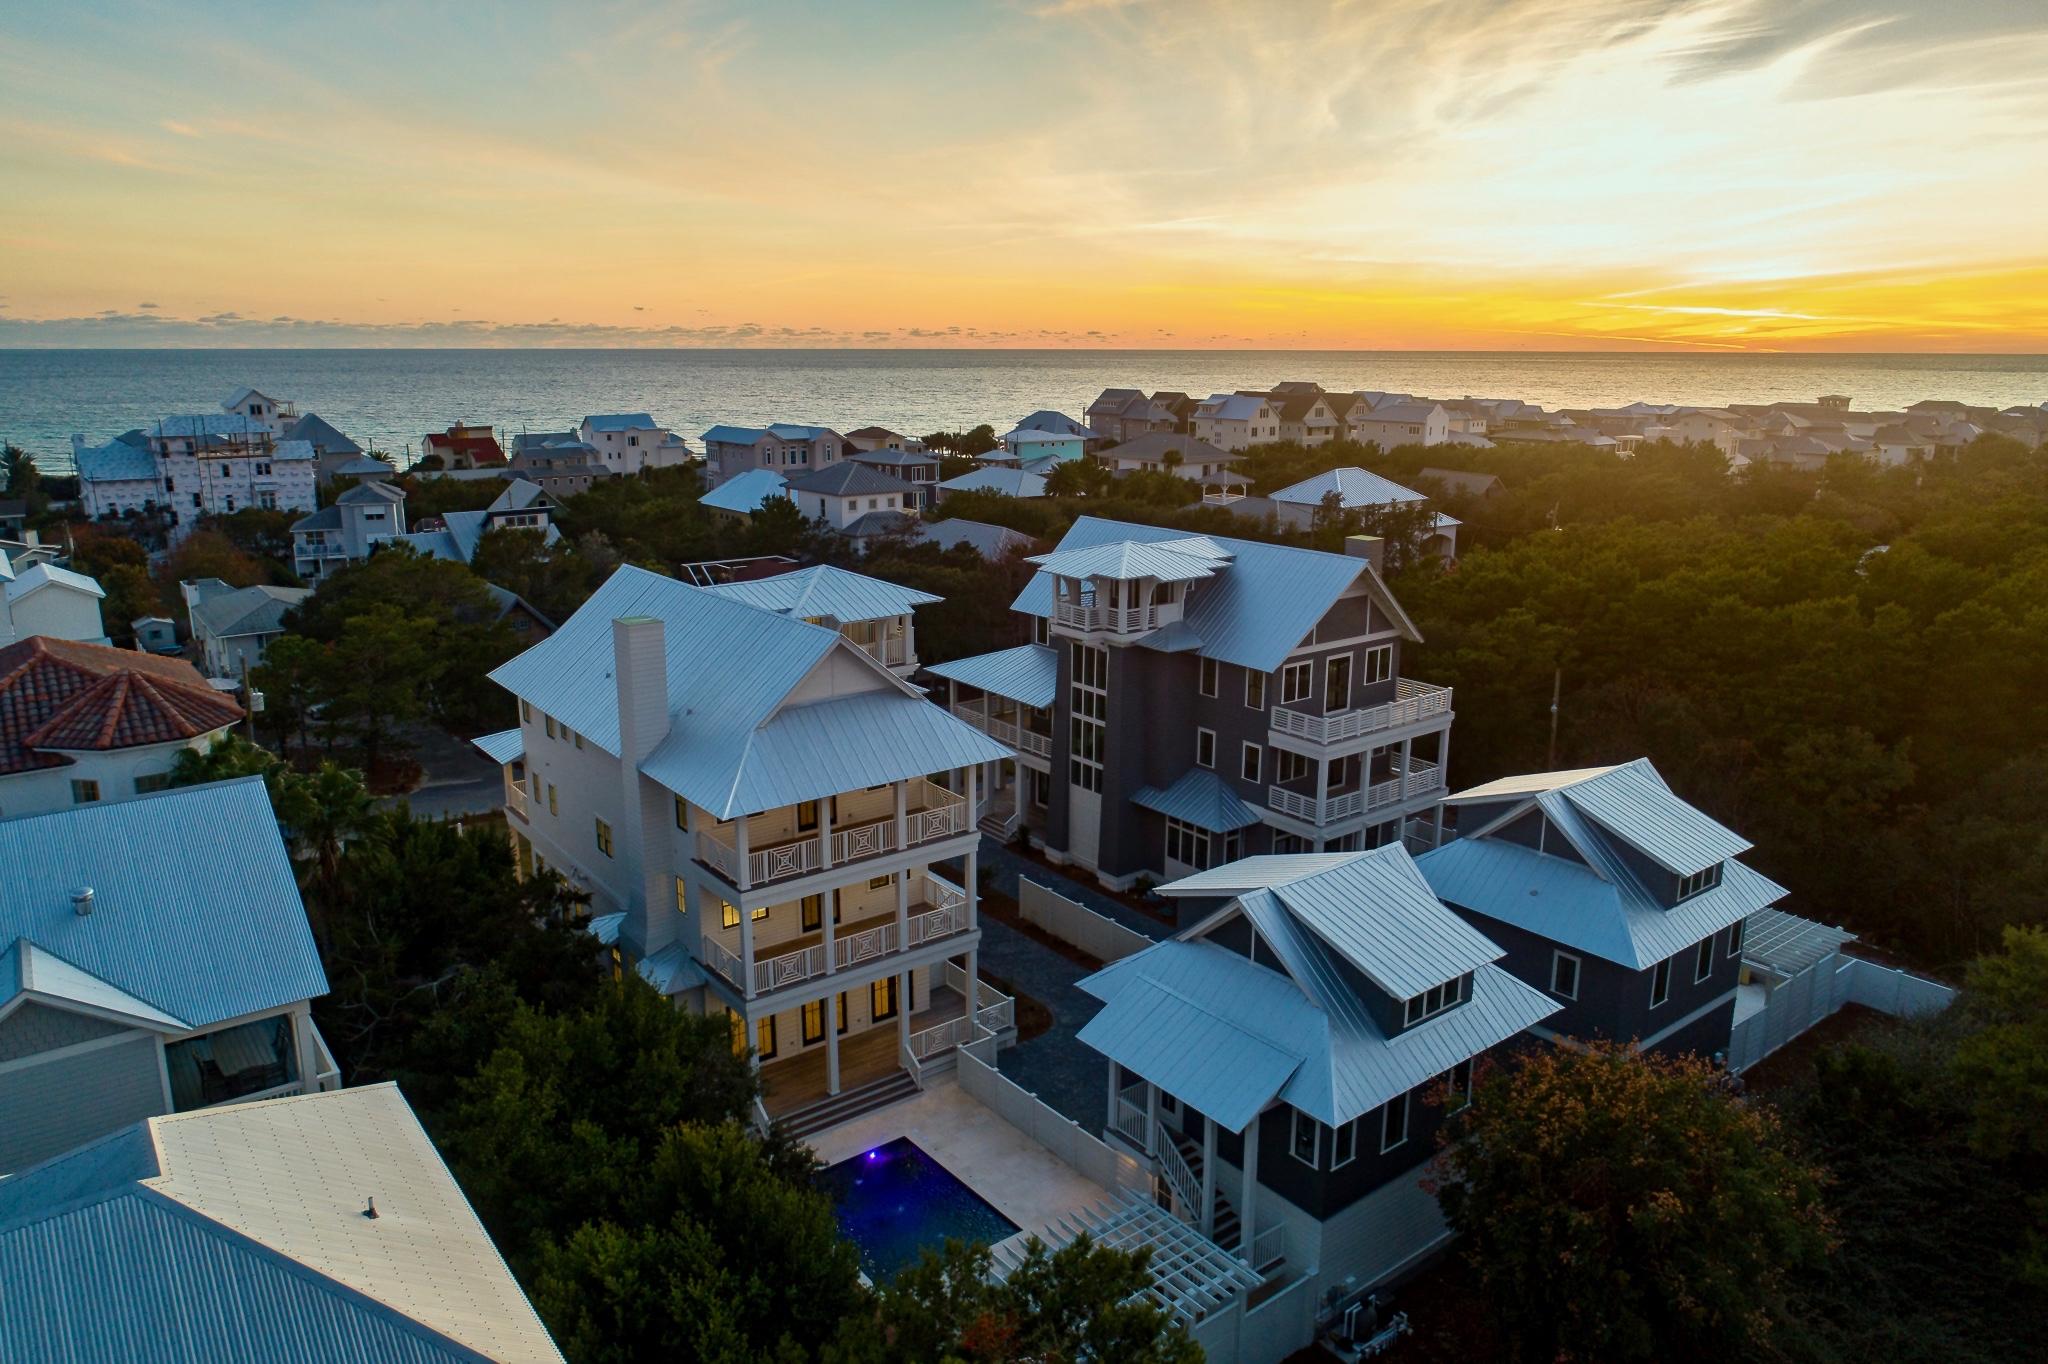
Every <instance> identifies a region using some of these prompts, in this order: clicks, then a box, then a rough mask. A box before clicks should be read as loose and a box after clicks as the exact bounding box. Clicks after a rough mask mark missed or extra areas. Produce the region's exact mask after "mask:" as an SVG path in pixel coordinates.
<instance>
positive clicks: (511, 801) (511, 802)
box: [505, 781, 528, 819]
mask: <svg viewBox="0 0 2048 1364" xmlns="http://www.w3.org/2000/svg"><path fill="white" fill-rule="evenodd" d="M505 808H506V809H507V810H510V811H511V812H512V813H513V814H515V815H517V816H519V817H520V818H521V819H527V818H528V816H527V813H526V788H525V787H524V786H521V785H520V784H519V783H518V782H516V781H508V782H506V783H505Z"/></svg>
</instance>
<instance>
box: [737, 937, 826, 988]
mask: <svg viewBox="0 0 2048 1364" xmlns="http://www.w3.org/2000/svg"><path fill="white" fill-rule="evenodd" d="M824 974H825V949H824V947H823V946H817V947H800V948H798V949H797V950H796V951H794V952H785V953H783V954H782V955H781V956H779V957H770V958H768V959H767V960H766V961H760V960H756V961H755V963H754V989H755V991H756V992H757V993H758V992H761V991H766V990H779V989H781V988H782V987H783V986H785V985H801V984H802V983H803V982H804V981H807V980H809V979H811V978H812V977H813V976H822V975H824Z"/></svg>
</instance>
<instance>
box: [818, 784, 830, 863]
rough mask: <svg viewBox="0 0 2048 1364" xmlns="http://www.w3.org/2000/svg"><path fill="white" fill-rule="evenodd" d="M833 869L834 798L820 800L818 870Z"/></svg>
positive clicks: (827, 797)
mask: <svg viewBox="0 0 2048 1364" xmlns="http://www.w3.org/2000/svg"><path fill="white" fill-rule="evenodd" d="M831 869H832V797H830V796H820V797H819V798H818V870H820V871H830V870H831Z"/></svg>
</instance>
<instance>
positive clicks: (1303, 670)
mask: <svg viewBox="0 0 2048 1364" xmlns="http://www.w3.org/2000/svg"><path fill="white" fill-rule="evenodd" d="M1315 688H1316V665H1315V664H1313V663H1311V662H1309V661H1308V660H1306V659H1304V660H1303V661H1301V662H1300V663H1290V664H1288V665H1287V666H1286V667H1284V668H1282V669H1281V670H1280V704H1282V705H1285V706H1291V705H1293V704H1294V703H1295V702H1297V701H1306V700H1308V698H1309V697H1310V696H1311V695H1312V694H1313V693H1314V692H1315Z"/></svg>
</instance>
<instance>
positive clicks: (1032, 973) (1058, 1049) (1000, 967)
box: [981, 915, 1109, 1135]
mask: <svg viewBox="0 0 2048 1364" xmlns="http://www.w3.org/2000/svg"><path fill="white" fill-rule="evenodd" d="M981 968H982V970H984V971H987V972H990V973H992V974H994V975H998V976H1001V977H1002V978H1003V979H1004V980H1006V981H1009V982H1010V983H1011V984H1013V985H1015V986H1016V987H1017V988H1018V989H1019V990H1022V991H1023V992H1024V993H1025V994H1027V995H1030V996H1031V997H1032V998H1033V999H1036V1000H1037V1001H1038V1002H1039V1003H1041V1004H1043V1005H1045V1006H1046V1008H1048V1009H1050V1010H1052V1026H1051V1027H1050V1028H1048V1029H1047V1030H1046V1031H1045V1032H1043V1033H1041V1034H1039V1035H1038V1036H1037V1037H1034V1038H1032V1039H1031V1040H1030V1041H1029V1042H1019V1043H1018V1044H1017V1045H1016V1046H1014V1047H1007V1048H1005V1049H1004V1050H1003V1051H1001V1052H999V1053H997V1056H996V1066H997V1068H998V1069H999V1070H1001V1071H1002V1072H1003V1074H1005V1075H1007V1076H1009V1077H1010V1078H1011V1079H1012V1080H1015V1081H1016V1082H1017V1083H1018V1084H1020V1085H1022V1086H1024V1088H1026V1089H1028V1090H1030V1091H1031V1092H1032V1093H1034V1094H1036V1095H1037V1096H1038V1097H1039V1098H1041V1099H1043V1100H1044V1101H1045V1102H1046V1103H1047V1104H1048V1105H1049V1106H1050V1107H1052V1108H1055V1109H1057V1110H1059V1111H1060V1112H1061V1113H1063V1114H1065V1115H1066V1116H1067V1117H1069V1118H1072V1119H1073V1120H1074V1121H1075V1122H1077V1123H1080V1124H1081V1126H1082V1127H1084V1128H1086V1129H1087V1130H1088V1131H1089V1132H1092V1133H1096V1134H1098V1135H1099V1134H1100V1133H1101V1131H1102V1125H1103V1123H1104V1122H1106V1121H1107V1120H1108V1118H1109V1108H1108V1103H1109V1101H1108V1095H1107V1089H1108V1083H1109V1082H1108V1079H1107V1078H1106V1077H1107V1074H1108V1071H1107V1067H1108V1065H1109V1062H1108V1061H1107V1060H1105V1059H1104V1058H1103V1057H1102V1055H1101V1054H1100V1053H1098V1052H1095V1051H1093V1050H1091V1049H1090V1048H1088V1047H1086V1046H1084V1045H1083V1044H1082V1043H1081V1042H1080V1041H1079V1040H1078V1039H1077V1038H1076V1037H1075V1034H1076V1033H1078V1032H1080V1030H1081V1029H1082V1027H1084V1026H1085V1025H1086V1024H1087V1022H1088V1020H1089V1019H1091V1018H1093V1017H1095V1014H1096V1011H1097V1010H1099V1009H1100V1008H1101V1007H1102V1004H1101V1001H1099V1000H1097V999H1096V998H1095V997H1094V996H1093V995H1090V994H1088V993H1086V992H1085V991H1083V990H1081V989H1080V988H1079V987H1078V986H1076V985H1075V983H1074V982H1075V981H1077V980H1079V979H1081V977H1083V976H1085V975H1088V974H1089V973H1090V972H1091V971H1092V970H1093V968H1092V967H1087V966H1083V965H1081V964H1080V963H1078V962H1075V961H1071V960H1069V959H1068V958H1066V957H1063V956H1061V955H1060V954H1059V953H1057V952H1055V951H1053V950H1052V949H1051V948H1050V947H1047V946H1046V945H1045V944H1043V943H1041V942H1038V941H1037V940H1036V939H1033V938H1028V937H1026V936H1025V935H1024V934H1022V933H1019V932H1018V931H1017V930H1016V929H1014V928H1012V927H1010V925H1008V924H1006V923H1003V922H1002V921H1001V920H998V919H992V918H989V917H987V916H986V915H984V916H983V917H982V920H981Z"/></svg>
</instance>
